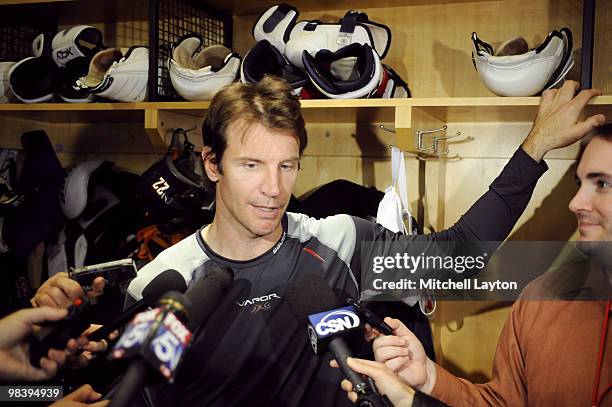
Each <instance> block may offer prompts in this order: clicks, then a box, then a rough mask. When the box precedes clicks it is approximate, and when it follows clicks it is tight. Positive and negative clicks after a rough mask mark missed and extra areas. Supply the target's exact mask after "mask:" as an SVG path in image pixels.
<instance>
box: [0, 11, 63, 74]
mask: <svg viewBox="0 0 612 407" xmlns="http://www.w3.org/2000/svg"><path fill="white" fill-rule="evenodd" d="M43 15H44V18H43V17H41V15H40V14H37V13H34V12H32V11H31V9H30V8H28V7H22V8H17V7H9V6H6V7H2V10H1V12H0V61H15V62H16V61H20V60H22V59H24V58H27V57H31V56H32V41H34V38H35V37H36V36H37V35H38V34H40V33H41V32H43V31H47V32H54V30H57V13H56V12H55V8H50V7H45V8H44V14H43Z"/></svg>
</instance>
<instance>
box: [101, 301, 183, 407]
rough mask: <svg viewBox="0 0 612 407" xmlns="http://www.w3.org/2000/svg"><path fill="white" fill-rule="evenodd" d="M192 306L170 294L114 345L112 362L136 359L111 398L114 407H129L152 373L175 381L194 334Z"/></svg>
mask: <svg viewBox="0 0 612 407" xmlns="http://www.w3.org/2000/svg"><path fill="white" fill-rule="evenodd" d="M190 308H191V307H190V304H189V303H188V300H187V299H186V298H185V296H184V295H183V294H181V293H178V292H175V291H170V292H168V293H167V294H165V295H164V296H163V297H162V298H161V299H160V300H159V303H158V307H156V308H154V309H151V310H148V311H144V312H141V313H139V314H137V315H136V316H135V317H134V319H133V320H132V322H130V324H129V325H128V327H127V328H126V330H125V332H124V333H123V335H122V336H121V338H119V341H118V342H117V343H116V344H115V347H114V348H113V351H112V352H111V354H110V355H109V359H111V360H113V359H124V358H136V360H134V361H133V362H132V363H131V364H130V367H129V368H128V369H127V371H126V373H125V374H124V376H123V378H122V379H121V382H120V383H119V385H118V386H117V388H116V391H115V394H114V395H113V396H112V397H111V398H112V401H111V406H113V407H117V406H122V407H123V406H128V405H130V403H131V401H132V399H133V397H134V395H135V394H136V392H137V391H138V390H140V389H141V388H142V387H143V386H144V384H145V382H146V381H147V378H148V376H149V373H150V371H151V368H153V369H155V370H156V371H159V372H160V373H161V374H162V376H164V377H165V378H166V379H167V380H170V381H172V379H173V377H174V373H175V372H176V370H177V368H178V365H179V363H180V361H181V356H182V355H183V353H184V351H185V349H186V347H187V344H188V343H189V340H190V339H191V332H190V331H189V330H188V329H187V327H186V326H185V325H186V322H187V320H188V319H189V310H190Z"/></svg>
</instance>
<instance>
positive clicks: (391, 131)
mask: <svg viewBox="0 0 612 407" xmlns="http://www.w3.org/2000/svg"><path fill="white" fill-rule="evenodd" d="M378 128H379V129H381V130H384V131H388V132H389V133H393V134H395V133H396V131H395V130H393V129H390V128H388V127H385V126H384V125H383V124H381V125H379V126H378Z"/></svg>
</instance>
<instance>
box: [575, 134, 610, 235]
mask: <svg viewBox="0 0 612 407" xmlns="http://www.w3.org/2000/svg"><path fill="white" fill-rule="evenodd" d="M576 179H577V181H578V185H579V186H580V188H579V189H578V192H577V193H576V196H574V198H573V199H572V200H571V202H570V204H569V208H570V210H571V211H572V212H574V213H575V214H576V217H577V218H578V231H579V232H580V237H579V240H581V241H612V140H610V138H607V139H606V138H603V137H594V138H593V140H591V142H590V143H589V144H588V145H587V147H586V149H585V151H584V154H583V155H582V159H581V160H580V164H578V169H577V171H576Z"/></svg>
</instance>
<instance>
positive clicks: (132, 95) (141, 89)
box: [75, 46, 149, 102]
mask: <svg viewBox="0 0 612 407" xmlns="http://www.w3.org/2000/svg"><path fill="white" fill-rule="evenodd" d="M148 79H149V49H148V48H147V47H144V46H135V47H131V48H129V49H126V48H123V49H119V48H109V49H105V50H103V51H100V52H98V53H97V54H96V55H95V56H94V57H93V58H92V60H91V62H90V64H89V71H88V73H87V76H84V77H82V78H80V79H79V80H78V81H77V82H76V84H75V87H77V88H81V89H87V90H89V92H91V93H92V94H94V95H97V96H101V97H104V98H107V99H111V100H117V101H119V102H142V101H143V100H145V99H146V96H147V84H148Z"/></svg>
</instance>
